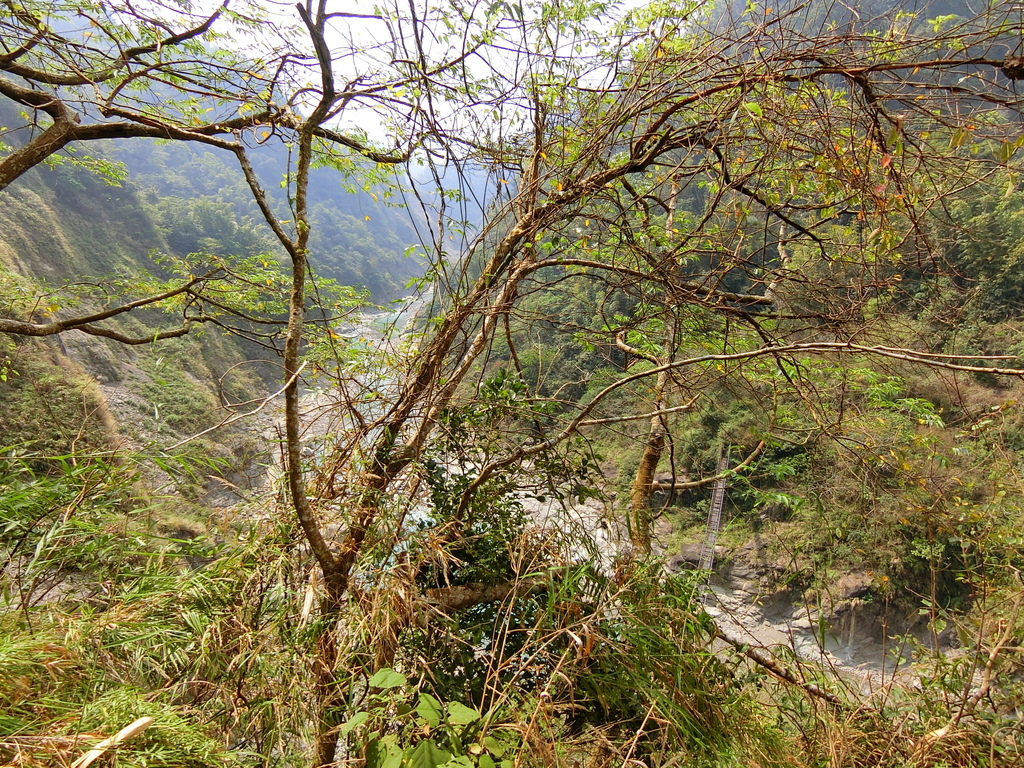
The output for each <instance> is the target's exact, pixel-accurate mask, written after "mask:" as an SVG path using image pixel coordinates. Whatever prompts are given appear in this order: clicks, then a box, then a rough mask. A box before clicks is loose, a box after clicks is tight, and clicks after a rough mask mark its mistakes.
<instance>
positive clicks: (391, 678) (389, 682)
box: [370, 667, 407, 690]
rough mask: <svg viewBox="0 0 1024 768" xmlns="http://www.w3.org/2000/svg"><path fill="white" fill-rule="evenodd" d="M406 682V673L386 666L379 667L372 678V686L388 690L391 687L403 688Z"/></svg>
mask: <svg viewBox="0 0 1024 768" xmlns="http://www.w3.org/2000/svg"><path fill="white" fill-rule="evenodd" d="M406 682H407V680H406V679H405V675H403V674H401V673H399V672H395V670H393V669H389V668H387V667H385V668H384V669H378V670H377V671H376V672H375V673H374V675H373V677H371V678H370V687H371V688H381V689H385V690H387V689H389V688H401V687H402V686H403V685H405V684H406Z"/></svg>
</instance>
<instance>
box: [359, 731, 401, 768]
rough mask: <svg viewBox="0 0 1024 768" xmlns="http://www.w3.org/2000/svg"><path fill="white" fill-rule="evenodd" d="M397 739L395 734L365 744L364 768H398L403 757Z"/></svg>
mask: <svg viewBox="0 0 1024 768" xmlns="http://www.w3.org/2000/svg"><path fill="white" fill-rule="evenodd" d="M397 738H398V737H397V736H395V734H388V735H387V736H384V737H383V738H380V739H374V740H373V741H371V742H370V743H369V744H367V745H366V768H400V766H401V765H402V756H403V755H402V748H401V747H399V746H398V744H397Z"/></svg>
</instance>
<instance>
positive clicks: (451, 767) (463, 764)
mask: <svg viewBox="0 0 1024 768" xmlns="http://www.w3.org/2000/svg"><path fill="white" fill-rule="evenodd" d="M443 768H476V763H474V762H473V759H472V758H471V757H469V756H468V755H459V756H458V757H453V758H452V759H451V760H449V761H448V762H447V763H445V764H444V766H443Z"/></svg>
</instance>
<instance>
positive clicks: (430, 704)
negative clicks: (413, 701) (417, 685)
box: [416, 693, 444, 728]
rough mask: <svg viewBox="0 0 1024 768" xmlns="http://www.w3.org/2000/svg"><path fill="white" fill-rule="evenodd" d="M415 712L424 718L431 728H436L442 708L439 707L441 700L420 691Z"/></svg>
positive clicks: (439, 721) (441, 714)
mask: <svg viewBox="0 0 1024 768" xmlns="http://www.w3.org/2000/svg"><path fill="white" fill-rule="evenodd" d="M416 714H417V715H419V716H420V717H422V718H423V719H424V720H426V721H427V725H429V726H430V727H431V728H436V727H437V726H438V725H440V724H441V718H442V717H444V710H443V709H442V708H441V702H439V701H438V700H437V699H435V698H434V697H433V696H431V695H430V694H429V693H421V694H420V700H419V703H418V704H417V705H416Z"/></svg>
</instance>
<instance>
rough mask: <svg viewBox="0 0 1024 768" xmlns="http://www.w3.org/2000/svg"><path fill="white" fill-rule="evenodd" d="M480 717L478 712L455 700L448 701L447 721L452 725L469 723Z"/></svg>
mask: <svg viewBox="0 0 1024 768" xmlns="http://www.w3.org/2000/svg"><path fill="white" fill-rule="evenodd" d="M479 719H480V713H479V712H477V711H476V710H475V709H473V708H471V707H467V706H466V705H465V704H459V702H457V701H450V702H448V722H449V723H451V724H452V725H469V724H470V723H475V722H476V721H477V720H479Z"/></svg>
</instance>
